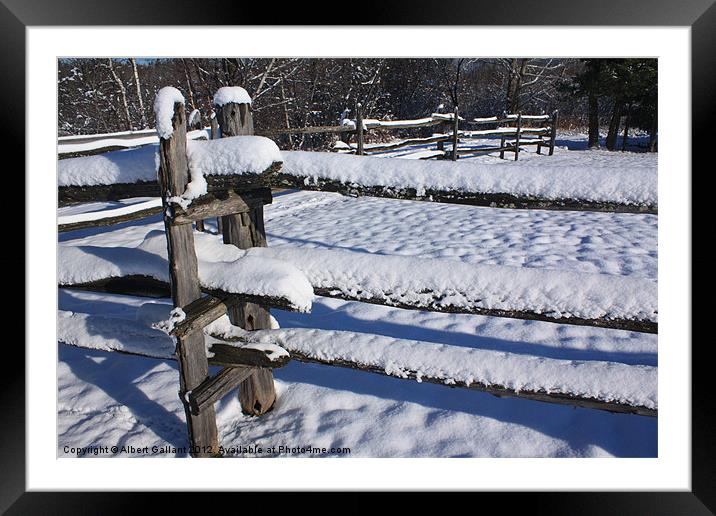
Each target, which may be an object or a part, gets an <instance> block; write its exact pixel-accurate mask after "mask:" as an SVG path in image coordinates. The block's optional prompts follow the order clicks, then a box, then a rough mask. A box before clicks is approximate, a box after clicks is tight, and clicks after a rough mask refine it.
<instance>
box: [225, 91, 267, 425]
mask: <svg viewBox="0 0 716 516" xmlns="http://www.w3.org/2000/svg"><path fill="white" fill-rule="evenodd" d="M222 89H223V88H222ZM220 91H221V90H220ZM234 91H235V92H238V93H240V94H238V95H231V94H230V95H227V96H226V98H228V99H234V100H243V101H244V102H235V101H230V102H220V103H219V104H217V98H218V97H219V98H221V97H224V96H223V95H221V96H220V95H219V92H217V95H215V96H214V109H215V110H216V119H217V121H218V123H219V128H220V130H221V136H222V137H230V136H242V135H252V134H253V133H254V122H253V115H252V113H251V103H250V102H251V99H250V98H249V96H248V94H247V93H246V92H245V90H243V88H236V89H235V90H234ZM246 101H248V102H246ZM221 226H222V227H221V231H222V234H223V236H224V243H225V244H233V245H235V246H237V247H239V248H240V249H248V248H250V247H266V231H265V229H264V209H263V206H262V205H260V206H258V207H256V208H254V209H253V210H252V211H250V212H248V213H239V214H235V215H226V216H224V217H221ZM228 314H229V319H230V320H231V323H232V324H235V325H236V326H240V327H242V328H244V329H246V330H262V329H270V328H271V317H270V315H269V311H268V309H266V308H264V307H262V306H260V305H257V304H255V303H246V302H241V303H238V304H237V305H236V306H235V307H233V308H231V309H230V310H229V311H228ZM239 401H240V402H241V409H242V411H243V412H244V414H248V415H255V416H258V415H261V414H264V413H266V412H268V411H269V410H271V408H272V407H273V404H274V402H275V401H276V390H275V387H274V382H273V373H272V372H271V370H270V369H265V368H259V369H258V370H257V371H256V372H255V373H254V374H253V375H251V376H250V377H249V378H247V379H246V380H244V381H242V382H241V384H240V385H239Z"/></svg>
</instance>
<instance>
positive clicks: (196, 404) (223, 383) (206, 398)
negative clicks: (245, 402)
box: [188, 366, 254, 415]
mask: <svg viewBox="0 0 716 516" xmlns="http://www.w3.org/2000/svg"><path fill="white" fill-rule="evenodd" d="M252 374H254V368H253V367H248V366H238V367H224V368H223V369H222V370H221V371H219V372H218V373H217V374H216V375H214V376H212V377H211V378H207V379H206V380H204V382H203V383H202V384H201V385H199V386H198V387H197V388H196V389H194V390H193V391H191V392H190V393H189V395H188V399H189V405H190V407H191V410H192V413H193V414H196V415H198V414H200V413H201V412H202V411H204V410H206V408H207V407H213V405H214V403H216V402H217V401H219V400H220V399H221V398H223V397H224V396H226V395H227V394H228V393H229V392H231V391H232V390H234V389H235V388H237V387H238V386H239V383H241V382H242V381H244V380H245V379H246V378H248V377H249V376H251V375H252Z"/></svg>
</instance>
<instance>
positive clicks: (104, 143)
mask: <svg viewBox="0 0 716 516" xmlns="http://www.w3.org/2000/svg"><path fill="white" fill-rule="evenodd" d="M70 141H71V140H70ZM158 141H159V138H158V137H157V135H156V134H152V135H149V136H142V137H137V138H132V139H125V138H106V139H102V140H96V141H92V142H84V143H59V144H58V145H57V154H68V153H70V152H83V151H91V150H96V149H103V148H105V147H126V148H129V147H139V146H142V145H149V144H152V143H157V142H158Z"/></svg>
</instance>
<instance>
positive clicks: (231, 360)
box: [209, 339, 291, 392]
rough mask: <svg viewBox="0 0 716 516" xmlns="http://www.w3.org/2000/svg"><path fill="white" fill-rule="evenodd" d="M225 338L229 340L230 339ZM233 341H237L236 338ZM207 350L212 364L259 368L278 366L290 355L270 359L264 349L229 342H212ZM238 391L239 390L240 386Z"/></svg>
mask: <svg viewBox="0 0 716 516" xmlns="http://www.w3.org/2000/svg"><path fill="white" fill-rule="evenodd" d="M225 340H227V341H229V340H230V339H225ZM235 342H238V339H237V340H236V341H235ZM209 352H210V353H211V355H212V356H211V363H212V364H217V365H226V366H232V367H233V366H239V365H240V366H250V367H259V368H279V367H283V366H285V365H286V364H288V363H289V362H290V361H291V357H290V356H288V355H282V356H280V357H277V358H274V359H271V358H270V357H269V355H268V354H267V353H266V352H265V351H262V350H260V349H255V348H251V347H240V346H236V345H231V344H221V343H214V344H212V345H211V346H210V347H209ZM256 372H258V371H256ZM247 380H248V378H247ZM272 382H273V379H272ZM239 392H241V389H240V388H239Z"/></svg>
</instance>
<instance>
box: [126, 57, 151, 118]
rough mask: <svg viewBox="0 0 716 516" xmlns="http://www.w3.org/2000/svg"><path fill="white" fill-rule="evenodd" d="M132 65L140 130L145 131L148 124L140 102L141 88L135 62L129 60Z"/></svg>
mask: <svg viewBox="0 0 716 516" xmlns="http://www.w3.org/2000/svg"><path fill="white" fill-rule="evenodd" d="M129 61H130V62H131V63H132V71H133V72H134V85H135V86H136V87H137V100H138V101H139V113H140V114H141V115H142V129H147V128H148V127H149V124H148V123H147V114H146V112H145V111H144V101H143V100H142V86H141V84H140V82H139V71H138V70H137V60H136V59H134V58H131V59H130V60H129Z"/></svg>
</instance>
